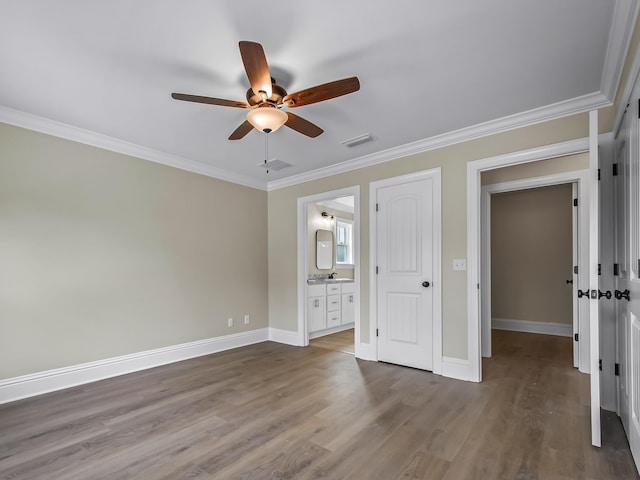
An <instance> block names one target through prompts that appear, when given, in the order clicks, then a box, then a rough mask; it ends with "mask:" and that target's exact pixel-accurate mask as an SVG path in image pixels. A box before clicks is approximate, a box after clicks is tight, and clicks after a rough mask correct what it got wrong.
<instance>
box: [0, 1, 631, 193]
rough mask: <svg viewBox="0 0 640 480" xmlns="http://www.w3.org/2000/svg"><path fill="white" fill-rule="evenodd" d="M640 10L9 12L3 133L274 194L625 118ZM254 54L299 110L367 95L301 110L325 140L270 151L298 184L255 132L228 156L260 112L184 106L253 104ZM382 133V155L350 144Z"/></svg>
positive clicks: (1, 51) (421, 6) (308, 5)
mask: <svg viewBox="0 0 640 480" xmlns="http://www.w3.org/2000/svg"><path fill="white" fill-rule="evenodd" d="M635 3H636V2H635V0H618V1H613V0H610V1H605V0H562V1H558V0H483V1H481V2H479V1H478V0H458V1H455V2H449V1H444V0H440V1H436V0H423V1H416V0H395V1H393V2H389V1H371V0H369V1H345V0H325V1H323V2H304V1H293V0H289V1H276V2H269V3H264V2H263V1H256V0H243V1H229V0H227V1H216V0H191V1H188V2H185V1H181V0H136V1H133V0H110V1H107V0H103V1H99V0H94V1H87V0H56V1H50V0H2V9H1V10H2V15H0V121H6V122H8V123H14V124H19V125H20V124H22V125H23V126H27V127H30V128H34V129H39V130H41V131H47V132H49V133H55V134H59V135H61V136H66V137H68V138H74V139H77V140H80V141H84V142H85V143H92V144H95V145H99V146H107V147H109V148H112V149H113V150H116V151H123V152H126V153H131V154H134V155H138V156H140V157H143V158H148V159H152V160H156V161H160V162H163V163H169V164H174V165H178V166H182V167H184V168H187V169H190V170H194V171H201V172H203V173H207V174H210V175H213V176H218V177H220V178H227V179H231V180H235V181H237V182H239V183H242V184H246V185H252V186H257V187H261V188H266V187H267V184H268V182H271V183H273V182H276V183H277V182H278V181H281V179H284V178H285V177H288V176H292V175H300V174H304V173H305V172H309V171H311V170H315V169H318V168H321V167H328V166H332V165H336V164H338V163H341V162H345V161H349V160H354V159H358V158H362V157H365V158H366V157H367V156H370V155H372V154H375V153H376V152H380V151H384V150H387V149H393V148H396V147H399V146H402V145H406V144H409V143H411V142H416V141H420V140H423V139H429V138H431V137H434V136H438V135H442V134H445V133H447V132H452V131H456V130H460V129H465V128H468V127H473V126H477V125H478V124H484V123H485V122H492V121H495V120H497V119H501V118H503V117H507V116H512V115H514V114H520V113H522V112H528V114H527V116H526V118H527V119H529V120H530V121H531V120H533V121H535V120H536V119H542V118H545V115H546V116H547V118H548V116H549V115H558V114H562V113H568V112H575V111H585V110H587V109H589V108H593V107H594V106H598V105H602V104H604V103H607V102H609V101H610V100H611V96H612V95H613V93H614V91H615V88H616V87H617V81H618V78H619V74H620V69H621V65H622V60H623V55H624V54H625V50H626V46H627V42H628V39H629V36H630V35H629V31H630V28H631V27H632V26H633V23H634V20H629V17H630V15H629V12H630V11H633V13H634V15H635V12H636V9H635V8H636V7H635ZM629 5H632V6H629ZM616 6H617V8H618V10H616ZM625 8H626V9H627V10H624V9H625ZM621 11H622V12H623V13H622V14H621V13H620V12H621ZM625 12H626V13H625ZM625 15H626V16H625ZM634 19H635V16H634ZM612 27H613V31H612ZM239 40H252V41H256V42H259V43H261V44H262V45H263V47H264V50H265V53H266V55H267V59H268V62H269V66H270V68H271V73H272V76H273V77H275V79H276V80H277V81H278V83H280V84H282V85H283V86H284V87H285V88H286V89H287V90H288V91H289V92H290V93H291V92H294V91H297V90H300V89H303V88H307V87H310V86H314V85H317V84H321V83H325V82H329V81H332V80H337V79H341V78H344V77H349V76H353V75H355V76H358V78H359V79H360V84H361V89H360V91H359V92H356V93H354V94H351V95H347V96H344V97H340V98H336V99H332V100H329V101H326V102H323V103H319V104H314V105H308V106H304V107H300V108H297V109H295V110H294V111H295V113H296V114H298V115H300V116H302V117H304V118H306V119H308V120H310V121H311V122H314V123H316V124H317V125H319V126H320V127H321V128H323V129H324V130H325V132H324V134H322V135H320V136H319V137H317V138H315V139H312V138H308V137H305V136H303V135H301V134H299V133H296V132H294V131H292V130H290V129H288V128H285V127H283V128H282V129H280V130H278V131H277V132H274V133H273V134H271V135H270V137H269V138H270V140H269V153H270V155H269V157H270V159H272V158H278V159H279V160H282V161H285V162H287V163H290V164H292V165H293V166H292V167H290V168H286V169H284V170H281V171H277V172H270V173H269V174H266V172H265V170H264V169H263V168H259V167H258V164H259V163H260V162H262V161H264V134H262V133H260V132H258V131H256V130H254V131H252V132H250V133H249V134H248V135H247V136H246V137H245V138H244V139H243V140H240V141H229V140H227V137H228V136H229V135H230V134H231V132H232V131H233V130H234V129H235V128H236V127H237V126H238V125H239V124H240V123H241V122H242V121H243V120H244V116H245V114H246V111H244V110H240V109H234V108H226V107H218V106H211V105H202V104H195V103H189V102H179V101H176V100H173V99H172V98H171V97H170V94H171V92H181V93H190V94H194V95H205V96H214V97H218V98H227V99H231V100H244V95H245V92H246V89H247V88H248V80H247V79H246V76H245V74H244V70H243V66H242V60H241V58H240V53H239V50H238V41H239ZM558 104H559V105H558ZM550 106H551V107H550ZM547 107H549V108H547ZM536 109H538V110H536ZM532 110H534V111H533V112H530V111H532ZM25 114H28V115H25ZM43 119H46V120H43ZM49 120H51V121H54V122H49ZM76 127H77V128H76ZM79 129H81V130H79ZM366 132H369V133H371V135H372V136H373V138H374V141H373V142H370V143H367V144H364V145H360V146H357V147H354V148H347V147H345V146H343V145H342V144H341V143H340V142H341V141H343V140H346V139H349V138H351V137H355V136H357V135H361V134H363V133H366ZM97 134H99V135H97Z"/></svg>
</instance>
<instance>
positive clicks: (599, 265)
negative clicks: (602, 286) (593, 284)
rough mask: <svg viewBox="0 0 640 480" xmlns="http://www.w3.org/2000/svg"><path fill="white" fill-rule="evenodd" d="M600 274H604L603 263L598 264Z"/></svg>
mask: <svg viewBox="0 0 640 480" xmlns="http://www.w3.org/2000/svg"><path fill="white" fill-rule="evenodd" d="M598 275H602V264H601V263H599V264H598Z"/></svg>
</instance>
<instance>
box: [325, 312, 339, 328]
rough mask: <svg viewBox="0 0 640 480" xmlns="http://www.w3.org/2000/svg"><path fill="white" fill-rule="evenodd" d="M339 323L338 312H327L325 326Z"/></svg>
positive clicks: (329, 326) (333, 325)
mask: <svg viewBox="0 0 640 480" xmlns="http://www.w3.org/2000/svg"><path fill="white" fill-rule="evenodd" d="M338 325H340V312H327V328H331V327H337V326H338Z"/></svg>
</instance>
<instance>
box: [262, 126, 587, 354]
mask: <svg viewBox="0 0 640 480" xmlns="http://www.w3.org/2000/svg"><path fill="white" fill-rule="evenodd" d="M587 136H588V116H587V114H580V115H574V116H571V117H566V118H563V119H559V120H554V121H551V122H545V123H541V124H537V125H533V126H529V127H525V128H520V129H516V130H512V131H509V132H504V133H501V134H497V135H492V136H488V137H484V138H480V139H477V140H472V141H468V142H464V143H460V144H457V145H453V146H450V147H445V148H440V149H437V150H432V151H429V152H424V153H420V154H416V155H411V156H408V157H404V158H400V159H397V160H393V161H389V162H385V163H381V164H378V165H373V166H370V167H366V168H360V169H357V170H353V171H350V172H345V173H342V174H338V175H333V176H331V177H327V178H322V179H319V180H314V181H310V182H306V183H303V184H299V185H294V186H291V187H287V188H282V189H278V190H272V191H270V192H269V226H268V235H269V325H270V326H271V327H274V328H279V329H283V330H291V331H296V330H297V318H298V313H297V285H296V279H297V266H296V258H297V257H296V251H297V245H296V239H297V234H296V231H297V228H298V226H297V225H296V223H297V218H296V208H297V198H298V197H303V196H307V195H313V194H317V193H322V192H326V191H331V190H335V189H339V188H344V187H350V186H353V185H360V188H361V190H360V192H361V195H360V202H361V204H360V212H361V219H360V231H361V233H362V234H361V240H360V259H359V261H360V262H361V263H360V265H361V270H360V271H361V277H362V278H361V282H360V288H361V290H360V294H361V304H360V305H361V311H360V318H361V325H362V329H361V332H362V333H361V338H360V341H362V342H364V343H368V342H369V275H368V272H369V241H368V236H369V183H370V182H372V181H375V180H380V179H383V178H389V177H394V176H397V175H402V174H406V173H412V172H417V171H421V170H426V169H430V168H434V167H441V168H442V265H443V272H442V276H443V278H442V281H443V288H442V292H443V293H442V296H443V298H442V305H443V354H444V355H445V356H447V357H453V358H459V359H466V358H467V307H466V298H467V284H466V282H467V276H466V272H459V271H456V272H454V271H453V270H452V268H451V265H452V261H453V259H454V258H466V256H467V240H466V234H467V232H466V222H467V214H466V200H467V195H466V175H467V172H466V168H467V162H469V161H471V160H478V159H482V158H487V157H491V156H495V155H500V154H504V153H509V152H516V151H520V150H525V149H529V148H534V147H539V146H542V145H549V144H554V143H559V142H562V141H566V140H572V139H576V138H584V137H587ZM303 160H304V159H301V161H303ZM302 228H304V226H302Z"/></svg>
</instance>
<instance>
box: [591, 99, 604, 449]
mask: <svg viewBox="0 0 640 480" xmlns="http://www.w3.org/2000/svg"><path fill="white" fill-rule="evenodd" d="M599 166H600V165H599V161H598V111H597V110H593V111H591V112H589V285H590V286H591V287H590V288H591V298H590V299H589V322H590V324H591V328H590V329H589V357H590V362H589V363H590V365H591V377H590V380H591V444H592V445H594V446H596V447H599V446H601V444H602V440H601V425H600V369H599V363H600V306H599V304H598V302H599V298H598V292H599V291H600V289H599V286H600V285H599V283H598V282H599V278H598V264H599V261H600V230H599V229H600V223H599V220H600V197H599V185H598V181H599V180H598V167H599Z"/></svg>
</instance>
